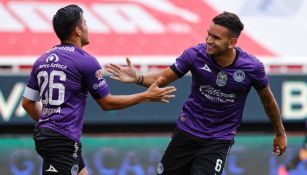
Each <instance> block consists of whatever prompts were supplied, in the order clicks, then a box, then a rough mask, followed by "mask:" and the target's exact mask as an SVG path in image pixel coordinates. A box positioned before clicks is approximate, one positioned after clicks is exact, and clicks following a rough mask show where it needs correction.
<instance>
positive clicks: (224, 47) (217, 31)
mask: <svg viewBox="0 0 307 175" xmlns="http://www.w3.org/2000/svg"><path fill="white" fill-rule="evenodd" d="M234 40H236V39H235V38H232V37H231V35H230V33H229V30H228V29H227V28H226V27H223V26H221V25H217V24H214V23H212V24H211V25H210V26H209V28H208V36H207V37H206V42H207V50H206V52H207V53H208V54H209V55H212V56H220V55H223V54H224V53H226V52H227V51H228V50H229V49H232V48H233V47H234V44H233V43H234Z"/></svg>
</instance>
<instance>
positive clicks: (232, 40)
mask: <svg viewBox="0 0 307 175" xmlns="http://www.w3.org/2000/svg"><path fill="white" fill-rule="evenodd" d="M237 42H238V39H237V38H231V39H230V40H229V45H228V48H230V49H232V48H235V46H236V44H237Z"/></svg>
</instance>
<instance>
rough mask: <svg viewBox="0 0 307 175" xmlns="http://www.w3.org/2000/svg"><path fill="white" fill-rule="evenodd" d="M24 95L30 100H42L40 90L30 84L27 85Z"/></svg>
mask: <svg viewBox="0 0 307 175" xmlns="http://www.w3.org/2000/svg"><path fill="white" fill-rule="evenodd" d="M23 96H24V97H26V98H27V99H29V100H33V101H40V100H41V97H40V95H39V92H38V91H36V90H34V89H31V88H29V87H28V86H26V88H25V90H24V92H23Z"/></svg>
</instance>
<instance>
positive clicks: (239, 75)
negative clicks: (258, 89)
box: [233, 70, 245, 82]
mask: <svg viewBox="0 0 307 175" xmlns="http://www.w3.org/2000/svg"><path fill="white" fill-rule="evenodd" d="M233 79H234V80H235V81H236V82H242V81H243V80H244V79H245V73H244V72H243V71H242V70H237V71H236V72H235V73H234V74H233Z"/></svg>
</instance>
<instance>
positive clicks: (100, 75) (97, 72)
mask: <svg viewBox="0 0 307 175" xmlns="http://www.w3.org/2000/svg"><path fill="white" fill-rule="evenodd" d="M95 76H96V78H97V79H98V80H101V79H103V75H102V69H99V70H97V71H96V73H95Z"/></svg>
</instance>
